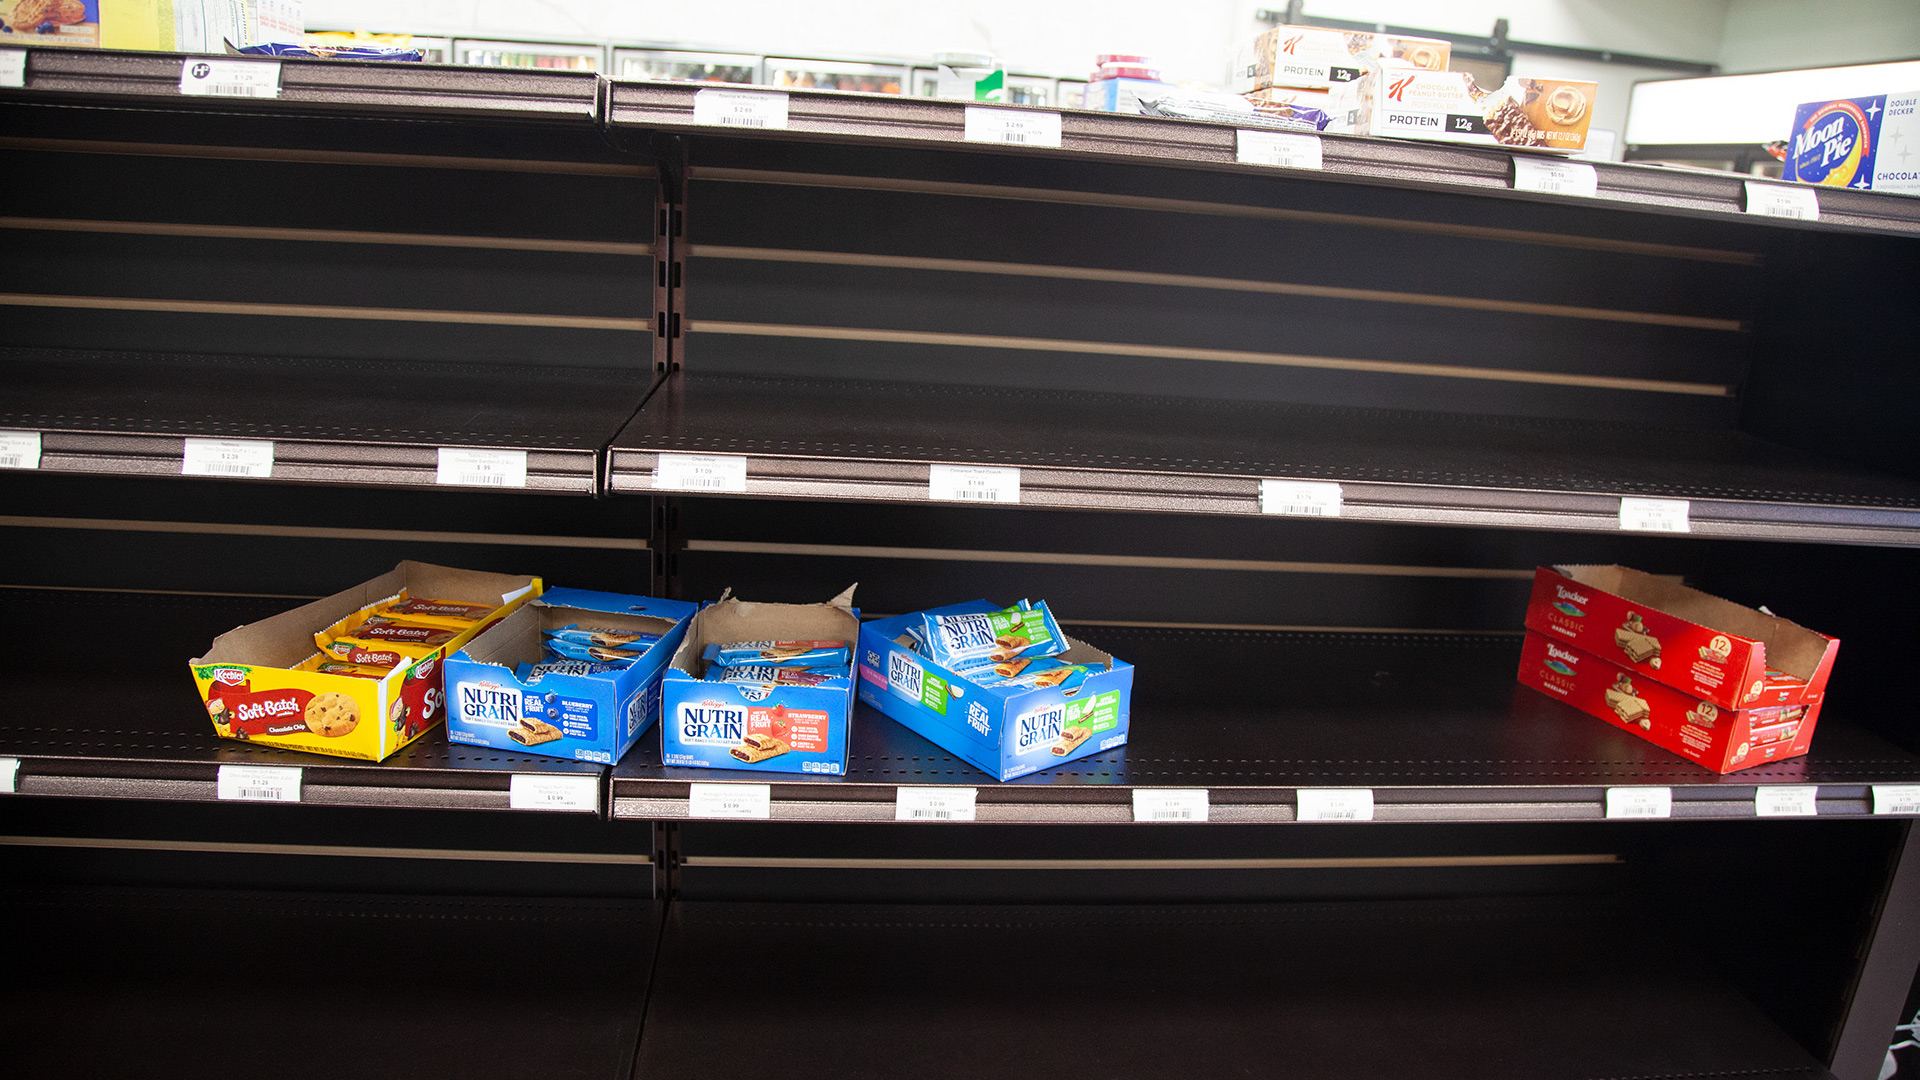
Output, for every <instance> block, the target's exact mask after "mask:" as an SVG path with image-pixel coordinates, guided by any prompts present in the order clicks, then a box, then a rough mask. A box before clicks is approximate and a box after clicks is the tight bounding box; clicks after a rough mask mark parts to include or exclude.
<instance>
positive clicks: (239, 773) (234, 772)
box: [213, 765, 300, 802]
mask: <svg viewBox="0 0 1920 1080" xmlns="http://www.w3.org/2000/svg"><path fill="white" fill-rule="evenodd" d="M213 788H214V795H215V796H216V797H218V798H221V799H238V800H240V801H241V802H299V801H300V770H299V769H297V768H288V767H286V766H284V765H222V766H220V772H219V775H218V776H217V777H216V778H215V780H214V785H213Z"/></svg>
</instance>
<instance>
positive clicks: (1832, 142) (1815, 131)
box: [1781, 90, 1920, 195]
mask: <svg viewBox="0 0 1920 1080" xmlns="http://www.w3.org/2000/svg"><path fill="white" fill-rule="evenodd" d="M1781 177H1782V178H1783V179H1786V180H1798V181H1800V182H1801V183H1806V184H1821V185H1824V186H1826V187H1850V188H1862V189H1870V190H1873V191H1894V192H1902V193H1905V194H1909V195H1920V90H1910V91H1907V92H1906V93H1902V94H1880V95H1878V96H1876V97H1863V98H1837V99H1835V100H1832V101H1810V102H1807V103H1806V104H1804V105H1801V106H1800V107H1798V108H1796V109H1794V111H1793V131H1792V133H1791V134H1790V135H1789V136H1788V138H1787V161H1786V166H1785V168H1784V169H1783V170H1782V171H1781Z"/></svg>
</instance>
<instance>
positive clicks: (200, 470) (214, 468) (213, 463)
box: [180, 439, 273, 480]
mask: <svg viewBox="0 0 1920 1080" xmlns="http://www.w3.org/2000/svg"><path fill="white" fill-rule="evenodd" d="M180 475H181V476H232V477H240V478H242V479H249V480H265V479H267V478H268V477H270V476H272V475H273V443H272V442H270V441H267V440H265V439H188V440H186V445H185V446H183V447H182V448H181V452H180Z"/></svg>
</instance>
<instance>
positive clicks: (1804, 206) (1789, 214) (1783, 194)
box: [1747, 180, 1820, 221]
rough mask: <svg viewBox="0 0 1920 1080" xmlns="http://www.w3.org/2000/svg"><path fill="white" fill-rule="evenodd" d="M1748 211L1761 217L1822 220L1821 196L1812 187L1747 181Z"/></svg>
mask: <svg viewBox="0 0 1920 1080" xmlns="http://www.w3.org/2000/svg"><path fill="white" fill-rule="evenodd" d="M1747 213H1749V214H1759V215H1760V216H1761V217H1780V218H1792V219H1793V220H1795V221H1819V220H1820V196H1819V195H1816V194H1815V193H1814V190H1813V189H1812V188H1810V187H1794V186H1791V185H1788V184H1763V183H1761V182H1759V181H1758V180H1749V181H1747Z"/></svg>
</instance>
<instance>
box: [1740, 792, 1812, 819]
mask: <svg viewBox="0 0 1920 1080" xmlns="http://www.w3.org/2000/svg"><path fill="white" fill-rule="evenodd" d="M1819 799H1820V789H1819V788H1817V787H1814V786H1813V785H1811V784H1793V785H1785V784H1775V785H1769V786H1766V787H1759V788H1755V789H1754V791H1753V813H1754V816H1755V817H1812V816H1814V815H1815V814H1817V813H1819V812H1820V809H1819Z"/></svg>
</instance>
